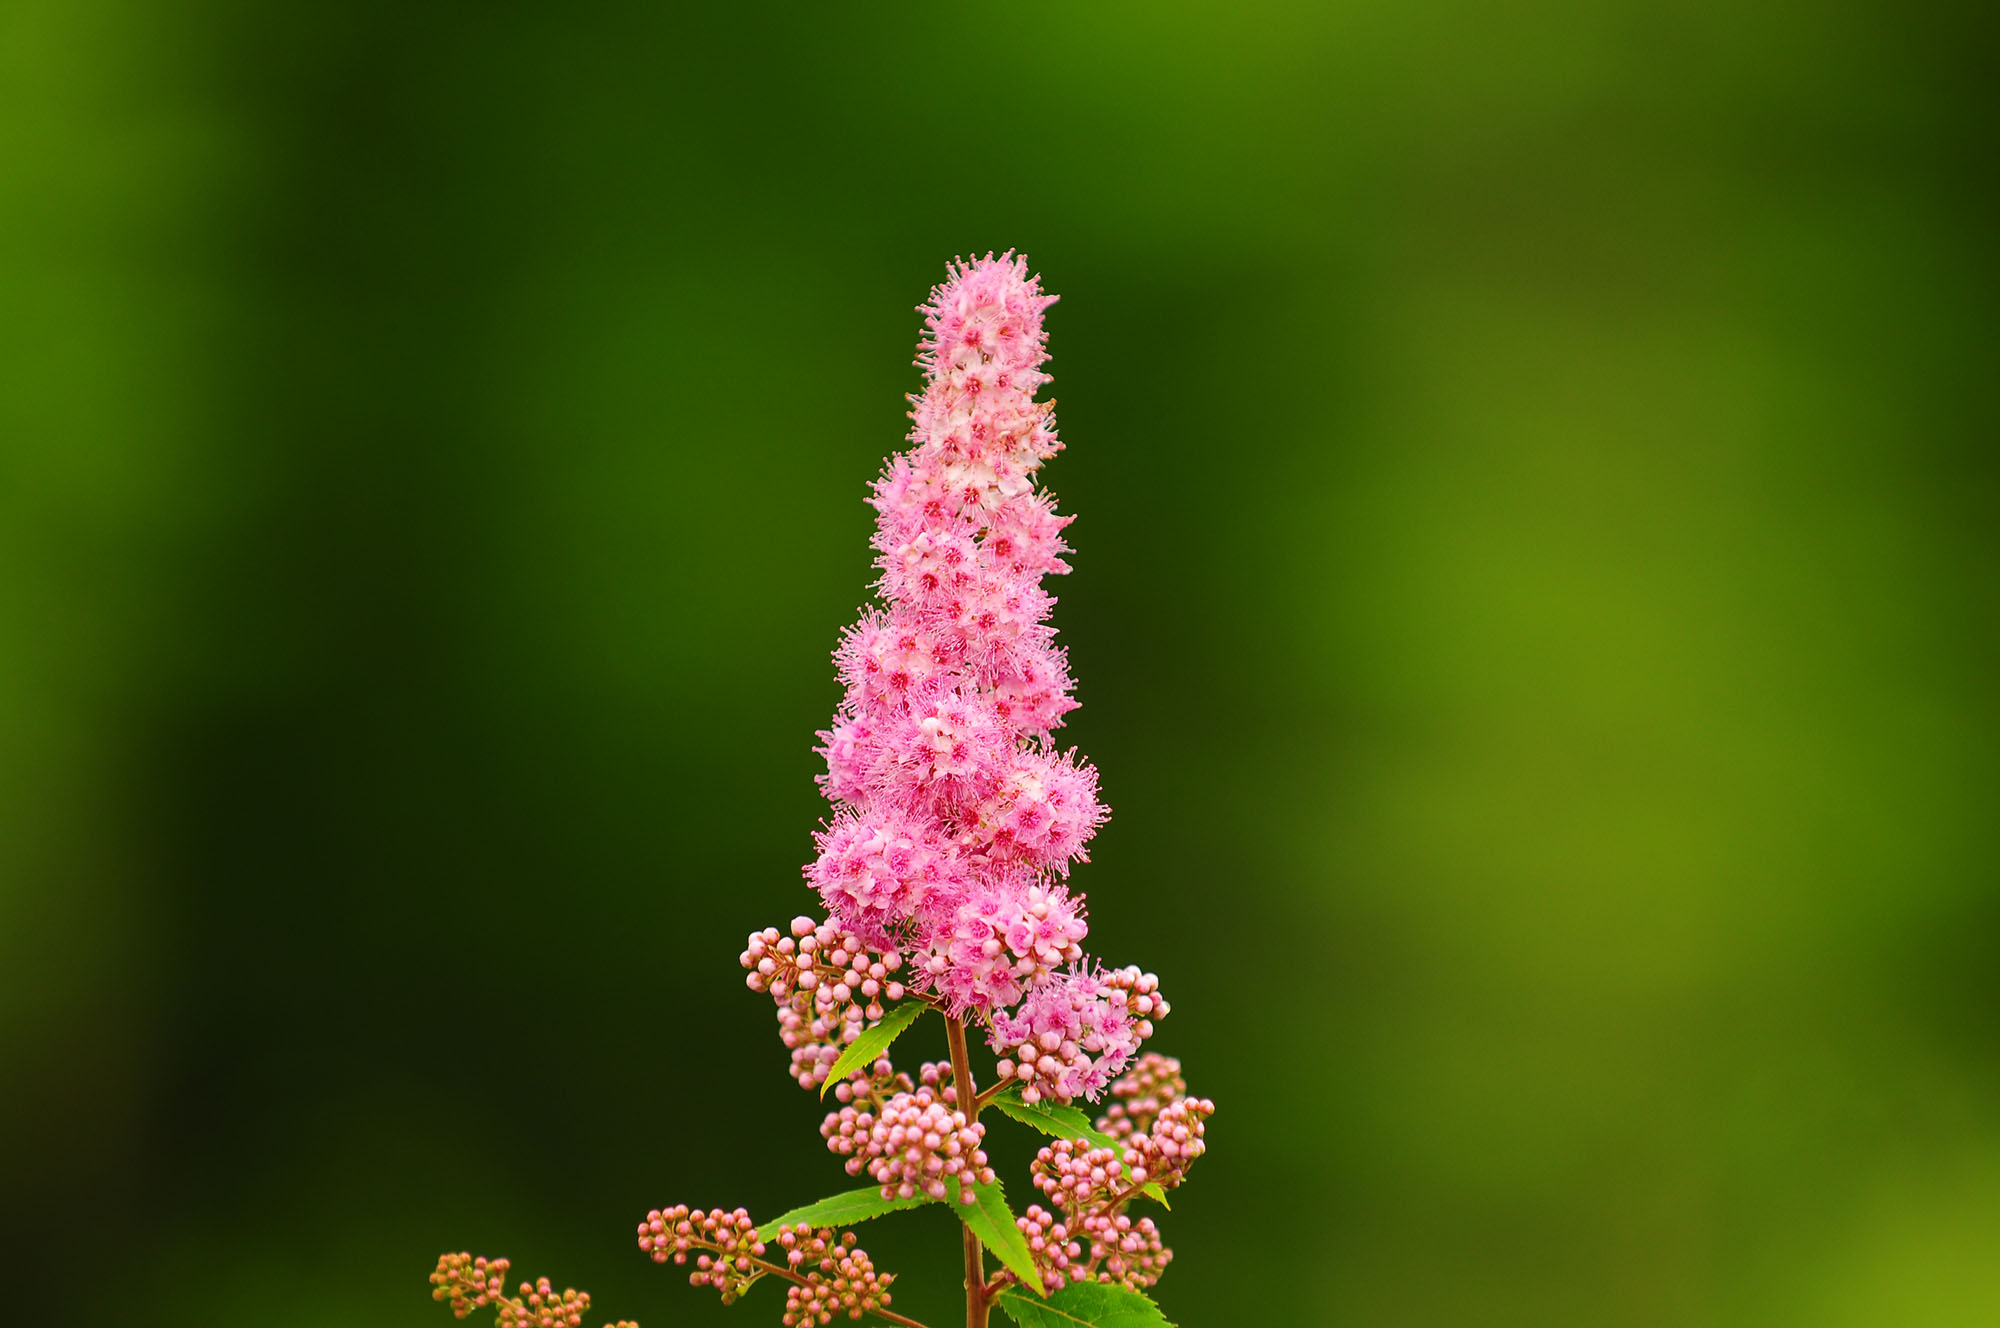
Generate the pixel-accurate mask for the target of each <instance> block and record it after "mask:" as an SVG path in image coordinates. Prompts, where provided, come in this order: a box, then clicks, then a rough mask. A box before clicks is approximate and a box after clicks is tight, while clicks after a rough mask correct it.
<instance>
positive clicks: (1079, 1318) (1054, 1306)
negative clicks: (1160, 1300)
mask: <svg viewBox="0 0 2000 1328" xmlns="http://www.w3.org/2000/svg"><path fill="white" fill-rule="evenodd" d="M996 1303H997V1304H998V1305H999V1306H1000V1308H1001V1309H1002V1310H1004V1311H1006V1313H1007V1317H1008V1318H1010V1319H1012V1320H1013V1321H1014V1322H1015V1323H1017V1324H1019V1325H1020V1328H1174V1325H1173V1324H1172V1323H1171V1322H1169V1321H1168V1319H1167V1316H1166V1315H1164V1314H1162V1313H1161V1312H1160V1307H1159V1306H1158V1305H1155V1304H1154V1303H1153V1302H1152V1300H1151V1299H1150V1298H1148V1297H1147V1296H1145V1295H1142V1294H1141V1293H1139V1292H1137V1291H1134V1290H1132V1289H1131V1288H1129V1287H1122V1286H1111V1285H1109V1284H1107V1283H1104V1282H1074V1283H1071V1284H1070V1285H1069V1286H1066V1287H1064V1288H1063V1289H1062V1290H1060V1291H1058V1292H1056V1293H1055V1294H1054V1295H1053V1296H1050V1297H1049V1298H1048V1299H1046V1300H1036V1299H1035V1298H1034V1297H1032V1296H1028V1295H1024V1294H1023V1293H1022V1292H1021V1291H1020V1290H1018V1289H1015V1288H1010V1289H1008V1290H1006V1291H1003V1292H1001V1293H1000V1298H999V1300H998V1301H997V1302H996Z"/></svg>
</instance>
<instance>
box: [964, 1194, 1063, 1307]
mask: <svg viewBox="0 0 2000 1328" xmlns="http://www.w3.org/2000/svg"><path fill="white" fill-rule="evenodd" d="M944 1184H945V1189H946V1191H947V1192H948V1193H949V1196H950V1201H951V1209H952V1211H953V1212H955V1213H957V1214H958V1220H959V1221H961V1222H963V1223H965V1225H966V1226H967V1227H969V1228H970V1229H971V1231H972V1234H973V1235H975V1236H977V1237H979V1243H980V1244H982V1245H984V1246H985V1247H986V1248H987V1249H989V1250H992V1251H993V1257H994V1258H996V1259H998V1260H999V1261H1000V1262H1001V1263H1003V1264H1005V1265H1006V1267H1007V1270H1008V1271H1009V1272H1011V1273H1013V1274H1014V1276H1016V1277H1018V1278H1020V1279H1021V1280H1022V1281H1023V1282H1026V1283H1027V1284H1028V1285H1029V1286H1031V1287H1033V1288H1034V1289H1035V1292H1036V1294H1037V1295H1039V1294H1042V1293H1043V1291H1044V1288H1043V1286H1042V1275H1041V1274H1040V1273H1039V1272H1037V1271H1036V1270H1035V1261H1034V1259H1033V1258H1032V1257H1030V1255H1029V1254H1028V1238H1027V1237H1026V1236H1023V1235H1022V1234H1021V1228H1019V1227H1017V1226H1015V1225H1014V1214H1013V1212H1012V1211H1011V1210H1010V1209H1009V1208H1008V1207H1007V1193H1006V1190H1005V1189H1004V1188H1003V1187H1002V1186H1001V1184H1000V1182H999V1181H998V1180H997V1179H996V1180H995V1181H994V1182H993V1183H992V1184H991V1185H975V1186H973V1187H972V1199H973V1201H972V1202H971V1203H969V1204H967V1203H960V1202H959V1200H958V1196H959V1188H958V1177H956V1176H950V1177H947V1178H946V1180H945V1183H944Z"/></svg>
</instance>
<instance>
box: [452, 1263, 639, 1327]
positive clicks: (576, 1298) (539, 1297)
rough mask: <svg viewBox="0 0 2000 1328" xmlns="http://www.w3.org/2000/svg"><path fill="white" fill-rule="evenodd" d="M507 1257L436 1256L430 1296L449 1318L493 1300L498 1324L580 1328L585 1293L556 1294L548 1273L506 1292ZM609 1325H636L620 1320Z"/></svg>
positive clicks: (585, 1308)
mask: <svg viewBox="0 0 2000 1328" xmlns="http://www.w3.org/2000/svg"><path fill="white" fill-rule="evenodd" d="M510 1266H511V1265H510V1264H509V1263H508V1261H507V1260H505V1259H487V1258H483V1257H482V1258H475V1257H473V1256H472V1255H471V1254H467V1253H458V1254H443V1255H439V1256H438V1262H437V1271H435V1272H433V1273H432V1274H431V1286H432V1288H433V1289H432V1291H431V1299H432V1300H442V1301H446V1302H448V1303H449V1304H450V1305H451V1312H452V1315H453V1317H455V1318H460V1319H463V1318H464V1317H466V1316H467V1315H468V1314H470V1313H472V1312H473V1311H474V1310H476V1309H484V1308H486V1307H487V1306H489V1305H491V1306H494V1307H496V1308H497V1309H498V1311H499V1319H498V1322H499V1324H500V1326H501V1328H579V1325H581V1324H582V1323H583V1316H584V1315H585V1314H586V1313H588V1312H589V1310H590V1295H589V1293H588V1292H584V1291H577V1290H575V1289H573V1288H572V1289H565V1290H563V1291H562V1292H560V1293H558V1292H557V1291H556V1290H555V1288H554V1287H553V1286H551V1285H550V1284H549V1279H548V1278H546V1277H538V1278H536V1279H535V1281H534V1282H533V1283H532V1284H530V1283H527V1282H523V1283H521V1294H520V1295H519V1296H509V1295H508V1294H507V1293H506V1285H507V1270H508V1268H509V1267H510ZM611 1328H639V1325H638V1324H636V1323H632V1322H630V1321H629V1320H622V1319H621V1320H620V1321H619V1322H617V1323H614V1324H612V1325H611Z"/></svg>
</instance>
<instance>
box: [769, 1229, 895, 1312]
mask: <svg viewBox="0 0 2000 1328" xmlns="http://www.w3.org/2000/svg"><path fill="white" fill-rule="evenodd" d="M777 1244H778V1245H779V1246H780V1247H781V1248H782V1249H783V1250H784V1251H785V1261H786V1263H787V1264H788V1265H789V1266H790V1267H791V1268H792V1269H794V1270H797V1269H799V1268H808V1269H810V1271H809V1272H807V1273H806V1274H805V1280H804V1281H803V1282H794V1283H793V1284H792V1285H791V1286H790V1287H787V1288H786V1290H785V1317H784V1318H783V1319H782V1320H780V1322H782V1323H784V1324H785V1325H786V1328H792V1325H795V1324H811V1323H820V1324H824V1323H831V1322H832V1321H833V1317H834V1315H836V1314H845V1315H846V1316H847V1317H848V1318H850V1319H858V1318H860V1317H861V1316H862V1315H863V1314H864V1313H868V1312H870V1311H874V1310H880V1309H883V1308H886V1307H887V1306H888V1304H889V1303H890V1301H891V1300H892V1299H894V1298H893V1297H892V1296H891V1295H890V1294H889V1284H890V1283H891V1282H894V1281H895V1280H896V1275H895V1274H894V1273H878V1272H876V1271H875V1261H874V1260H872V1259H870V1258H869V1257H868V1251H866V1250H863V1249H859V1248H857V1247H856V1246H855V1243H854V1233H853V1232H852V1231H847V1232H842V1233H840V1235H839V1236H838V1237H837V1238H836V1236H835V1234H834V1232H833V1231H832V1230H831V1229H830V1228H821V1229H819V1230H817V1231H815V1230H814V1229H813V1228H812V1226H811V1225H810V1224H808V1223H804V1222H801V1223H799V1224H798V1225H797V1226H795V1227H787V1228H785V1229H784V1230H782V1231H780V1232H779V1233H778V1235H777Z"/></svg>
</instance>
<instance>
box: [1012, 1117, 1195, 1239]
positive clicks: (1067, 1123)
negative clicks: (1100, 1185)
mask: <svg viewBox="0 0 2000 1328" xmlns="http://www.w3.org/2000/svg"><path fill="white" fill-rule="evenodd" d="M991 1105H992V1107H993V1109H994V1110H996V1111H998V1112H999V1113H1000V1114H1001V1115H1003V1116H1011V1117H1013V1118H1014V1119H1015V1120H1017V1121H1019V1122H1021V1124H1023V1125H1026V1126H1028V1127H1029V1128H1030V1129H1035V1130H1040V1131H1041V1132H1042V1133H1043V1134H1046V1135H1048V1136H1049V1137H1050V1138H1051V1139H1082V1140H1083V1141H1085V1142H1086V1143H1088V1144H1089V1145H1090V1146H1091V1147H1092V1148H1109V1149H1110V1150H1111V1151H1112V1152H1114V1153H1117V1154H1118V1155H1119V1156H1120V1157H1123V1156H1124V1155H1125V1146H1124V1145H1123V1144H1121V1143H1119V1142H1118V1140H1116V1139H1113V1138H1112V1137H1111V1136H1110V1135H1108V1134H1105V1133H1104V1132H1103V1131H1101V1130H1099V1129H1098V1128H1097V1127H1096V1126H1094V1125H1092V1124H1091V1123H1090V1117H1088V1116H1086V1115H1084V1114H1083V1113H1082V1112H1081V1111H1078V1110H1077V1109H1076V1108H1075V1107H1059V1106H1056V1105H1055V1104H1054V1103H1050V1102H1023V1101H1022V1100H1021V1090H1020V1089H1018V1088H1009V1089H1008V1090H1007V1091H1006V1092H1004V1093H1002V1094H1000V1096H999V1097H996V1098H994V1099H993V1101H992V1103H991ZM1139 1193H1141V1194H1143V1195H1145V1196H1146V1197H1147V1198H1148V1199H1151V1200H1152V1201H1153V1202H1154V1203H1156V1204H1158V1205H1159V1206H1160V1207H1162V1208H1164V1209H1166V1210H1168V1211H1169V1212H1171V1211H1173V1205H1172V1204H1170V1203H1168V1202H1167V1192H1166V1191H1165V1190H1163V1189H1161V1188H1160V1183H1159V1182H1158V1181H1153V1180H1149V1181H1147V1182H1146V1183H1145V1184H1144V1185H1141V1186H1140V1187H1139Z"/></svg>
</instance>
